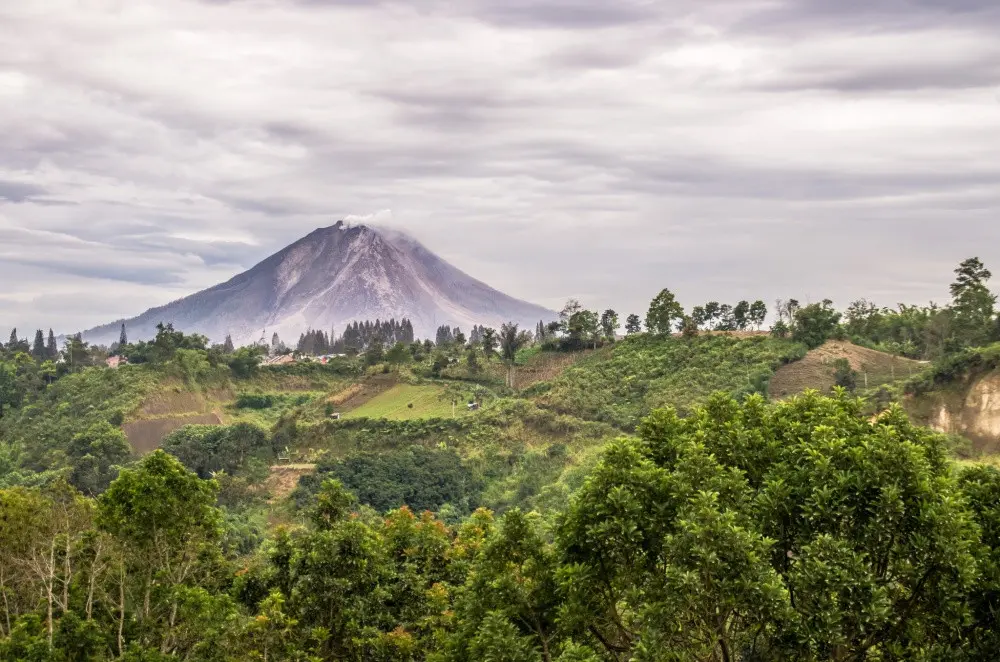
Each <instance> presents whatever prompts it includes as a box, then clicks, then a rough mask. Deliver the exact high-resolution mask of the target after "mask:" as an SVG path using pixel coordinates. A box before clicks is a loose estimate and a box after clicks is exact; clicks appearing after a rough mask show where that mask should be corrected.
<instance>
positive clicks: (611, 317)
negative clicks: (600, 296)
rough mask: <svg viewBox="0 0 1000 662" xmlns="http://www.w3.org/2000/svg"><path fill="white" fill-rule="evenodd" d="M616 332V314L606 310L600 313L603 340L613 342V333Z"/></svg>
mask: <svg viewBox="0 0 1000 662" xmlns="http://www.w3.org/2000/svg"><path fill="white" fill-rule="evenodd" d="M617 330H618V313H616V312H615V311H613V310H612V309H610V308H608V309H607V310H605V311H604V312H603V313H601V332H602V333H603V334H604V337H605V339H607V340H614V339H615V332H616V331H617Z"/></svg>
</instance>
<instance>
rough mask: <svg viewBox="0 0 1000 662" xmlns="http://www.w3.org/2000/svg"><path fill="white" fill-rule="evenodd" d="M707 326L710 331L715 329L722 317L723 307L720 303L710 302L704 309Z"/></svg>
mask: <svg viewBox="0 0 1000 662" xmlns="http://www.w3.org/2000/svg"><path fill="white" fill-rule="evenodd" d="M704 311H705V312H704V317H705V322H704V323H705V325H706V326H707V327H708V328H709V329H714V328H715V326H716V323H717V322H718V321H719V318H720V317H721V316H722V306H720V305H719V302H718V301H709V302H708V303H706V304H705V308H704Z"/></svg>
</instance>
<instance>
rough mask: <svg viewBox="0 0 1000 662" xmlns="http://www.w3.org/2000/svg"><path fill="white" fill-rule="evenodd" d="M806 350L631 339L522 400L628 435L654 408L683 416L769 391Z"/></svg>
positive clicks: (758, 342) (760, 340) (761, 341)
mask: <svg viewBox="0 0 1000 662" xmlns="http://www.w3.org/2000/svg"><path fill="white" fill-rule="evenodd" d="M804 355H805V347H804V346H802V345H799V344H797V343H793V342H791V341H788V340H779V339H776V338H771V337H768V336H749V337H737V336H727V335H714V334H713V335H708V334H703V335H700V336H697V337H694V338H681V337H675V336H670V337H662V336H659V337H658V336H651V335H648V334H643V335H637V336H631V337H628V338H625V339H624V340H622V341H620V342H618V343H616V344H615V345H614V346H613V347H612V348H611V349H610V351H601V352H598V353H595V354H593V355H591V356H589V357H587V358H584V359H583V360H581V361H579V362H578V363H577V364H576V365H574V366H572V367H569V368H567V369H566V370H565V371H564V372H562V374H560V375H559V376H558V377H556V378H555V379H554V380H552V381H551V382H548V383H545V384H539V385H536V386H535V387H533V388H532V389H529V390H528V391H527V392H526V393H525V394H526V395H534V396H535V397H536V398H537V401H538V403H539V404H540V405H541V406H543V407H546V408H550V409H553V410H555V411H557V412H561V413H566V414H572V415H574V416H578V417H580V418H584V419H588V420H597V421H604V422H607V423H610V424H612V425H614V426H616V427H618V428H621V429H624V430H631V429H633V428H634V427H635V426H636V425H638V423H639V421H640V420H641V419H642V417H643V416H645V415H647V414H648V413H649V412H650V411H651V410H653V409H655V408H657V407H663V406H667V405H670V406H674V407H676V408H677V409H678V410H680V411H682V412H684V411H687V410H689V409H690V408H691V407H693V406H695V405H697V404H699V403H700V402H702V401H703V400H704V399H705V398H706V397H707V396H709V395H710V394H711V393H713V392H715V391H725V392H727V393H732V394H735V395H738V394H741V393H747V392H762V393H763V392H766V390H767V383H768V380H769V379H770V378H771V376H772V375H773V374H774V372H775V370H776V369H777V368H778V367H779V366H781V365H782V364H784V363H788V362H789V361H793V360H796V359H799V358H801V357H802V356H804Z"/></svg>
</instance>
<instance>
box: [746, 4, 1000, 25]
mask: <svg viewBox="0 0 1000 662" xmlns="http://www.w3.org/2000/svg"><path fill="white" fill-rule="evenodd" d="M984 22H989V23H993V22H1000V7H998V6H997V3H995V2H993V0H837V1H836V2H830V1H828V0H784V1H783V2H779V3H776V4H771V5H766V6H765V8H764V9H761V10H760V11H755V12H753V13H752V14H751V15H750V16H748V17H747V18H745V19H743V20H741V21H740V22H739V29H740V30H743V31H759V30H769V31H776V30H781V31H790V30H791V31H810V30H812V31H815V30H816V29H818V28H820V27H822V26H826V27H827V28H830V27H842V28H851V29H862V30H865V31H872V32H877V31H888V30H893V29H906V28H916V27H927V26H935V25H942V24H951V25H963V26H972V27H976V26H982V25H983V23H984Z"/></svg>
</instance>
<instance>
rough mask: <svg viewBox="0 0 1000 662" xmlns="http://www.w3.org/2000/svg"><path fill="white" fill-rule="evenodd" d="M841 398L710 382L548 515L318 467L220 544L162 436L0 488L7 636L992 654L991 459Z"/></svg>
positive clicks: (746, 654)
mask: <svg viewBox="0 0 1000 662" xmlns="http://www.w3.org/2000/svg"><path fill="white" fill-rule="evenodd" d="M943 443H944V442H943V440H942V438H941V437H939V436H936V435H934V434H932V433H930V432H928V431H926V430H924V429H921V428H916V427H914V426H912V425H911V424H910V423H909V422H908V421H907V420H906V418H905V416H904V415H903V414H902V413H901V412H900V411H899V410H891V411H889V412H888V413H886V414H884V415H883V416H882V417H881V418H880V419H878V420H876V421H872V420H869V419H868V418H867V417H865V416H863V415H862V413H861V404H860V403H859V402H858V401H855V400H851V399H848V398H846V397H843V396H841V397H838V398H824V397H820V396H819V395H817V394H815V393H812V394H807V395H805V396H803V397H800V398H796V399H793V400H791V401H788V402H784V403H781V404H777V405H768V404H766V403H765V402H764V401H763V399H761V398H760V397H757V396H751V397H749V398H747V399H746V401H745V402H744V403H743V404H738V403H737V402H736V401H734V400H731V399H729V398H727V397H725V396H721V395H720V396H715V397H713V398H711V399H710V401H709V402H708V403H707V405H706V406H705V407H704V408H699V409H696V410H694V411H693V412H692V414H691V416H689V417H688V418H686V419H681V418H679V417H678V416H677V415H676V414H675V413H674V412H673V411H672V410H660V411H657V412H655V413H654V414H653V415H651V416H650V417H649V418H647V419H646V420H645V421H644V423H643V424H642V426H641V428H640V436H639V437H638V438H623V439H621V440H619V441H617V442H615V443H614V444H613V445H612V446H610V447H609V448H608V450H607V452H606V453H605V456H604V458H603V460H602V461H601V462H600V464H599V465H598V467H597V468H596V469H595V471H594V472H593V473H592V475H591V476H590V478H589V479H588V480H587V481H586V483H585V484H584V486H583V487H582V489H581V490H580V491H579V492H578V493H577V494H576V495H575V496H574V497H573V499H572V502H571V504H570V506H569V507H568V509H567V510H566V512H565V513H564V514H563V516H561V517H560V518H559V519H558V521H557V523H556V524H555V525H554V526H553V527H551V528H550V527H548V526H547V525H546V523H545V522H544V521H543V520H542V519H541V518H539V517H537V516H536V515H534V514H525V513H523V512H522V511H520V510H517V509H514V510H511V511H509V512H507V513H506V514H505V515H504V516H503V517H502V518H500V519H494V517H493V516H492V515H491V514H490V513H489V512H487V511H482V510H480V511H477V512H476V513H474V514H473V515H471V516H470V517H469V518H467V519H466V520H465V521H463V522H461V523H460V524H458V525H457V526H455V527H454V528H452V527H449V526H447V525H445V524H444V523H443V522H441V521H439V520H437V519H435V517H434V516H433V515H432V514H430V513H424V514H423V515H420V516H417V515H415V514H414V513H412V512H411V511H410V510H409V509H407V508H402V509H399V510H395V511H392V512H390V513H388V514H387V515H386V516H385V517H379V516H378V515H376V514H375V513H374V511H372V510H371V509H369V508H366V507H361V506H359V505H358V504H357V501H356V499H355V497H354V496H353V495H352V494H351V493H350V492H348V491H346V490H345V489H344V488H343V486H342V485H341V484H340V483H338V482H336V481H332V480H331V481H327V482H325V483H324V484H323V485H322V486H321V488H320V489H319V491H318V493H317V494H316V497H315V498H314V499H313V500H311V502H310V503H309V504H308V508H307V511H306V512H307V515H308V518H307V521H306V522H304V523H303V524H302V525H296V526H293V527H291V528H285V529H279V530H278V531H277V532H276V533H275V534H274V536H273V537H272V539H271V540H269V541H268V542H267V543H266V545H265V546H264V547H263V548H262V549H261V550H260V551H259V552H257V553H255V554H252V555H250V556H249V557H242V558H237V557H234V556H231V555H228V556H227V554H226V553H223V552H220V549H222V548H221V547H220V544H219V543H220V540H221V537H222V536H223V535H224V533H225V528H226V526H227V525H226V521H225V519H224V518H223V517H222V516H221V513H220V511H219V509H218V508H217V507H216V506H215V505H214V504H215V498H216V491H217V486H216V483H215V481H204V480H201V479H199V478H198V477H197V476H196V475H195V474H193V473H191V472H188V471H187V470H185V469H184V467H183V466H182V465H181V464H180V463H179V462H178V461H177V460H176V459H174V458H172V457H171V456H169V455H167V454H166V453H163V452H162V451H157V452H155V453H153V454H151V455H150V456H148V457H147V458H145V459H144V460H143V461H142V463H141V464H140V465H139V466H138V467H137V468H135V469H130V470H125V471H123V472H122V474H121V475H120V476H119V477H118V478H117V479H116V480H115V481H114V482H113V483H112V485H111V487H110V488H109V489H108V490H107V491H106V492H105V493H104V494H103V495H102V496H101V497H100V498H98V499H97V500H91V499H88V498H86V497H83V496H81V495H80V494H79V493H77V492H75V491H74V490H72V489H71V488H69V487H68V486H65V485H59V484H56V485H53V486H50V487H49V488H46V489H45V490H38V489H26V488H15V489H11V490H2V491H0V510H2V512H3V513H4V517H3V518H2V519H0V578H2V581H0V591H2V594H3V595H2V598H3V599H2V600H0V605H2V608H3V610H4V614H3V617H2V618H0V659H18V660H69V659H73V660H83V659H86V660H105V659H129V660H160V661H162V660H181V659H189V660H220V661H222V660H226V661H228V660H265V659H266V660H313V659H344V660H380V661H381V660H384V661H390V660H399V661H403V660H435V661H438V662H448V661H456V662H457V661H460V660H505V661H506V660H509V661H512V662H521V661H523V662H542V661H543V660H544V661H545V662H550V661H551V660H561V661H563V662H568V661H570V660H576V661H582V660H588V661H595V662H596V661H597V660H607V661H609V662H610V661H612V660H615V661H619V662H621V661H624V660H637V661H638V660H706V661H708V660H711V661H716V660H718V661H722V660H726V661H732V660H746V661H749V660H765V659H766V660H781V659H788V660H792V659H795V660H889V659H919V660H935V659H937V660H992V659H996V658H997V656H998V654H1000V641H998V637H997V636H996V632H997V631H998V625H1000V624H998V623H997V622H996V614H997V613H998V609H1000V597H998V596H1000V555H998V545H1000V536H998V531H1000V527H998V524H997V523H998V522H1000V472H998V471H996V470H994V469H988V468H982V467H977V468H975V469H971V470H967V471H965V472H964V473H962V474H961V475H959V476H958V477H956V476H955V475H953V473H952V472H953V469H952V467H951V464H950V463H949V461H948V460H947V458H946V455H945V452H944V447H943Z"/></svg>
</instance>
